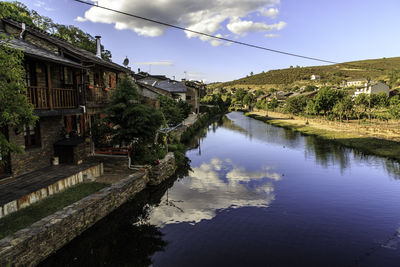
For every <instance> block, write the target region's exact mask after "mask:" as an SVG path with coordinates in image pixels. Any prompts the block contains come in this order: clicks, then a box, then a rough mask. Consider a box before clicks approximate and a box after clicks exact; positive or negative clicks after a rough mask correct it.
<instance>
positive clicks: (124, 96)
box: [104, 77, 162, 146]
mask: <svg viewBox="0 0 400 267" xmlns="http://www.w3.org/2000/svg"><path fill="white" fill-rule="evenodd" d="M105 113H106V117H105V118H104V121H105V122H106V123H107V125H109V126H110V127H111V129H110V132H111V139H112V143H113V144H118V145H121V144H125V145H129V144H131V143H132V142H134V143H135V144H136V145H137V146H143V145H145V144H147V143H150V142H152V141H153V140H154V137H155V134H156V131H157V129H158V128H159V127H160V125H161V123H162V115H161V113H160V112H159V111H156V110H154V109H152V108H150V107H149V106H147V105H143V104H139V101H138V92H137V88H136V86H135V85H134V84H133V82H132V81H131V80H130V79H129V78H126V77H125V78H123V79H122V81H121V82H120V83H118V84H117V87H116V89H115V91H114V92H113V94H112V96H111V104H110V106H109V107H108V108H107V109H106V111H105Z"/></svg>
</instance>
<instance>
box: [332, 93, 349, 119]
mask: <svg viewBox="0 0 400 267" xmlns="http://www.w3.org/2000/svg"><path fill="white" fill-rule="evenodd" d="M352 111H353V100H352V98H351V97H350V96H346V97H344V98H343V99H341V100H340V101H339V102H337V103H336V104H335V106H333V109H332V112H333V113H334V114H335V115H337V116H338V117H339V120H340V121H342V119H343V117H344V116H346V118H347V121H348V120H349V117H350V116H351V113H352Z"/></svg>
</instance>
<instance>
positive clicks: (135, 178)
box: [0, 152, 175, 266]
mask: <svg viewBox="0 0 400 267" xmlns="http://www.w3.org/2000/svg"><path fill="white" fill-rule="evenodd" d="M174 171H175V158H174V154H173V153H171V152H170V153H168V154H167V155H166V157H165V158H164V159H162V160H160V164H159V165H156V166H153V167H151V168H148V167H140V166H138V171H137V172H135V173H134V174H132V175H129V176H128V177H127V178H125V179H123V180H121V181H119V182H117V183H115V184H113V185H111V186H110V187H107V188H104V189H102V190H100V191H99V192H97V193H95V194H92V195H90V196H88V197H86V198H83V199H81V200H80V201H77V202H75V203H74V204H71V205H69V206H67V207H65V208H64V209H62V210H60V211H58V212H56V213H54V214H52V215H50V216H48V217H46V218H43V219H42V220H40V221H38V222H36V223H34V224H32V225H31V226H30V227H28V228H25V229H22V230H20V231H18V232H16V233H15V234H13V235H10V236H8V237H6V238H3V239H2V240H0V266H7V264H12V266H34V265H36V264H38V263H39V262H40V261H42V260H43V259H45V258H46V257H47V256H49V255H50V254H51V253H54V252H56V251H57V250H58V249H60V248H61V247H62V246H64V245H65V244H67V243H68V242H69V241H71V240H72V239H74V238H75V237H77V236H78V235H80V234H81V233H82V232H83V231H85V230H86V229H88V228H89V227H91V226H92V225H93V224H95V223H96V222H97V221H99V220H100V219H102V218H103V217H105V216H106V215H107V214H109V213H110V212H112V211H113V210H114V209H116V208H118V207H119V206H121V205H122V204H123V203H124V202H126V201H127V200H128V199H129V198H131V197H132V196H134V195H135V194H137V193H138V192H140V191H142V190H143V189H144V188H145V187H146V186H147V184H149V185H158V184H160V183H161V182H162V181H164V180H166V179H168V178H169V177H170V176H171V175H172V174H173V173H174ZM150 173H151V178H150V177H149V176H150Z"/></svg>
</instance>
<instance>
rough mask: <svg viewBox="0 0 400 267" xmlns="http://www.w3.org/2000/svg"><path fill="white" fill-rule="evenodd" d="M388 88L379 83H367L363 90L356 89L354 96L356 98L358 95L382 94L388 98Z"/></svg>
mask: <svg viewBox="0 0 400 267" xmlns="http://www.w3.org/2000/svg"><path fill="white" fill-rule="evenodd" d="M389 91H390V88H389V86H388V85H387V84H385V83H381V82H369V83H365V85H364V87H363V88H360V89H357V91H355V92H354V96H358V95H359V94H367V95H370V94H380V93H384V94H386V96H389Z"/></svg>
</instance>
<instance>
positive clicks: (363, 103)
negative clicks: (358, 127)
mask: <svg viewBox="0 0 400 267" xmlns="http://www.w3.org/2000/svg"><path fill="white" fill-rule="evenodd" d="M354 104H355V105H356V108H355V110H356V113H357V117H358V123H360V119H361V116H362V114H363V113H365V112H366V111H367V107H368V105H369V97H368V95H367V94H359V95H358V96H357V97H356V98H355V99H354Z"/></svg>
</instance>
